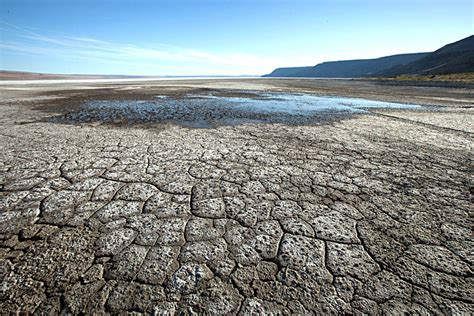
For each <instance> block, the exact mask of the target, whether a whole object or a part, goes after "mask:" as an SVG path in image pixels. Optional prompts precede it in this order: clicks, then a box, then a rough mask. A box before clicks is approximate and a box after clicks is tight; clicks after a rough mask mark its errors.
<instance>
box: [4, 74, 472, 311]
mask: <svg viewBox="0 0 474 316" xmlns="http://www.w3.org/2000/svg"><path fill="white" fill-rule="evenodd" d="M216 82H217V85H221V86H222V85H224V84H225V85H230V84H229V83H228V82H224V83H220V82H219V81H216ZM262 82H263V81H262ZM199 84H200V83H199ZM199 84H196V85H199ZM239 84H240V86H239V87H241V86H242V85H243V84H248V85H252V84H253V81H240V82H239V83H238V84H237V85H239ZM294 84H295V83H294V82H292V83H291V85H294ZM322 84H324V85H330V83H326V82H324V83H322ZM337 84H338V85H341V84H342V83H337ZM347 84H348V85H350V84H352V85H355V88H354V89H358V88H357V83H354V82H352V83H351V82H349V83H347ZM364 84H365V83H364ZM165 85H166V83H160V84H158V86H157V87H154V88H153V89H155V90H153V89H152V88H150V87H141V88H140V89H138V88H137V89H135V90H133V89H131V88H133V86H131V87H128V88H130V91H136V90H140V91H141V90H145V92H140V93H141V95H145V94H146V93H150V94H154V93H156V91H162V90H166V89H165V87H164V86H165ZM175 85H178V84H175ZM183 86H184V84H183ZM275 87H277V88H282V89H283V87H281V86H279V85H278V84H276V83H275ZM361 87H362V88H364V89H365V86H364V85H363V84H361ZM96 88H97V89H98V90H99V92H97V91H96V92H88V91H86V92H84V89H83V88H77V89H71V90H70V91H68V92H58V91H53V90H55V89H56V88H37V89H34V88H32V89H31V90H13V89H7V88H0V89H4V90H3V92H2V94H3V93H4V95H5V100H4V101H2V102H1V104H0V113H1V116H0V120H1V126H0V140H1V142H0V145H1V151H0V156H1V160H0V161H1V163H0V169H1V178H0V180H1V189H2V190H1V201H0V259H1V263H0V280H1V286H0V310H2V311H4V312H7V313H8V312H16V311H23V312H29V313H32V312H35V313H38V314H57V313H60V312H63V313H72V314H79V313H87V314H89V313H119V312H141V313H153V312H155V313H159V314H176V313H179V312H188V313H191V312H196V313H199V314H213V315H214V314H243V315H247V314H261V313H273V314H344V313H356V314H358V313H369V314H377V313H388V314H401V313H404V312H408V313H414V314H472V313H474V279H473V275H472V272H473V262H474V256H473V248H474V238H473V233H472V227H473V226H472V211H473V209H472V200H471V199H472V196H471V193H472V182H471V181H472V179H471V178H470V176H471V175H470V172H471V170H472V164H471V156H472V145H473V142H472V140H473V139H472V123H473V120H472V117H473V116H472V114H473V112H472V108H471V107H470V106H467V105H469V103H467V102H464V103H463V104H462V105H463V107H462V108H458V107H456V104H453V105H452V106H449V107H448V108H446V110H445V112H446V113H445V112H443V110H440V111H439V112H433V113H432V112H428V111H427V112H423V113H419V112H418V113H417V114H416V115H414V116H411V115H410V113H411V112H407V111H399V110H389V111H386V110H384V111H375V112H377V113H378V114H377V113H376V114H374V115H358V116H356V117H354V118H351V119H346V120H340V121H335V122H332V123H331V124H321V125H315V126H287V125H275V124H256V125H241V126H221V127H219V128H215V129H192V128H184V127H180V126H174V125H166V124H165V125H156V126H155V125H149V126H143V127H140V126H138V127H133V128H129V127H127V126H110V125H100V126H97V125H94V124H81V125H71V124H53V123H51V122H48V121H47V118H48V117H51V116H54V115H57V114H58V113H59V112H60V111H58V107H53V108H51V104H52V103H54V102H57V104H59V105H60V107H61V108H64V107H67V106H68V102H71V104H73V101H70V100H73V99H74V98H75V97H76V96H78V95H79V97H81V98H84V95H86V96H87V95H92V93H96V94H97V93H103V94H104V95H105V96H104V98H105V97H108V98H115V97H118V96H120V95H121V94H120V92H119V91H123V90H125V88H127V86H126V85H122V86H119V87H115V86H114V87H112V88H111V87H107V89H104V88H103V87H96ZM214 88H215V87H211V88H210V89H214ZM220 88H222V87H220ZM245 88H248V87H245ZM267 88H268V87H266V89H267ZM290 88H293V87H290ZM362 88H361V89H362ZM373 88H374V89H382V90H377V91H378V92H379V93H380V94H381V93H383V92H384V91H383V89H394V88H382V87H373ZM48 89H49V90H48ZM101 89H102V90H101ZM147 89H148V90H147ZM173 89H175V88H173ZM176 89H177V88H176ZM179 89H185V90H186V89H190V88H189V87H186V88H182V87H180V88H179ZM275 89H276V88H275ZM325 89H327V87H326V88H325ZM362 90H363V89H362ZM435 90H436V89H435ZM435 90H433V91H435ZM71 91H72V92H71ZM147 91H148V92H147ZM173 91H175V90H173ZM344 91H345V93H346V94H354V95H356V94H355V93H354V92H353V91H352V90H351V91H349V90H344ZM423 91H424V92H425V93H426V94H425V95H424V97H426V98H427V100H431V101H432V100H433V99H429V97H430V93H429V92H430V91H432V90H429V89H424V90H423ZM322 92H327V90H324V91H322ZM389 92H391V93H392V94H391V95H390V99H391V100H393V99H397V94H396V93H397V91H394V90H390V91H389ZM133 93H134V94H133V95H135V94H136V93H138V92H133ZM169 93H172V92H169ZM437 93H438V91H435V92H433V95H434V96H435V97H439V95H438V94H437ZM459 93H460V92H459V90H447V91H444V94H445V96H446V97H451V98H459V95H458V94H459ZM462 93H464V94H465V96H464V98H468V99H469V98H472V93H471V92H470V91H467V92H466V91H464V92H462ZM117 95H118V96H117ZM407 95H409V93H407V94H403V95H402V96H399V97H398V98H400V100H405V99H404V98H407ZM53 97H54V98H53ZM61 97H62V98H63V99H60V98H61ZM128 97H129V96H127V98H128ZM56 98H57V99H56ZM421 98H422V96H418V99H417V100H420V99H421ZM68 100H69V101H68ZM471 100H472V99H471ZM471 104H472V102H471ZM45 109H47V110H45ZM55 111H56V112H55ZM52 112H55V113H52ZM444 113H445V114H446V115H444ZM453 117H454V118H455V119H451V118H453Z"/></svg>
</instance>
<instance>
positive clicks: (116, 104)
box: [66, 93, 420, 127]
mask: <svg viewBox="0 0 474 316" xmlns="http://www.w3.org/2000/svg"><path fill="white" fill-rule="evenodd" d="M244 95H245V94H244ZM419 107H420V106H419V105H414V104H402V103H390V102H381V101H371V100H365V99H356V98H340V97H321V96H314V95H309V94H286V93H261V94H257V95H255V94H249V96H248V97H247V96H238V97H235V96H230V97H229V96H216V95H187V96H185V97H184V98H179V99H174V98H170V97H166V96H156V98H155V99H154V100H147V101H139V100H134V101H130V100H118V101H117V100H114V101H88V102H86V103H85V104H84V105H83V106H82V108H81V110H79V111H78V112H72V113H68V114H67V115H66V119H67V120H68V121H70V122H73V123H74V122H92V121H102V122H112V123H116V122H126V123H141V122H175V123H178V124H182V125H186V126H192V127H211V126H218V125H238V124H244V123H284V124H291V125H300V124H314V123H318V122H320V121H327V120H334V119H340V118H343V117H347V116H350V115H351V114H356V113H364V112H367V111H368V110H369V109H373V108H389V109H416V108H419Z"/></svg>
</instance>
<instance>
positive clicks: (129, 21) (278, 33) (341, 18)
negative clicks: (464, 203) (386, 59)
mask: <svg viewBox="0 0 474 316" xmlns="http://www.w3.org/2000/svg"><path fill="white" fill-rule="evenodd" d="M0 3H1V9H2V10H0V11H1V13H0V35H1V36H0V49H1V53H0V69H2V70H11V71H29V72H41V73H64V74H72V73H74V74H104V75H146V76H153V75H155V76H196V75H198V76H211V75H216V76H237V75H262V74H265V73H269V72H271V71H272V70H273V69H275V68H277V67H288V66H310V65H316V64H317V63H320V62H323V61H330V60H343V59H366V58H376V57H382V56H387V55H394V54H402V53H416V52H429V51H433V50H436V49H438V48H440V47H441V46H443V45H446V44H448V43H450V42H454V41H457V40H460V39H462V38H465V37H467V36H469V35H472V33H473V2H472V1H470V0H467V1H466V0H455V1H428V0H415V1H407V0H400V1H384V2H383V3H381V2H380V1H378V2H377V1H374V0H364V1H349V0H346V1H302V0H300V1H298V0H296V1H268V0H257V1H245V0H244V1H191V0H187V1H179V2H178V1H145V0H142V1H128V0H127V1H120V2H113V1H101V2H100V3H97V2H93V1H89V0H87V1H77V2H74V3H73V2H66V1H58V0H43V1H32V0H15V1H11V0H0Z"/></svg>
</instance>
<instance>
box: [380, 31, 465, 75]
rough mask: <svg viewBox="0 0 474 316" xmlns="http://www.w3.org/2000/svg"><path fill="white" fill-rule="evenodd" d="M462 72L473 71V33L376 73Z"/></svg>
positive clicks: (421, 73) (429, 73)
mask: <svg viewBox="0 0 474 316" xmlns="http://www.w3.org/2000/svg"><path fill="white" fill-rule="evenodd" d="M463 72H474V35H471V36H469V37H467V38H465V39H462V40H460V41H457V42H454V43H451V44H448V45H446V46H443V47H441V48H440V49H438V50H436V51H434V52H432V53H430V54H428V55H427V56H424V57H423V58H420V59H418V60H416V61H414V62H411V63H408V64H405V65H396V66H394V67H392V68H390V69H386V70H382V71H380V72H378V73H377V75H380V76H396V75H402V74H411V75H444V74H452V73H463Z"/></svg>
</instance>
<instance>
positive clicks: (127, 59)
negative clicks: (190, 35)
mask: <svg viewBox="0 0 474 316" xmlns="http://www.w3.org/2000/svg"><path fill="white" fill-rule="evenodd" d="M0 22H2V23H3V24H4V25H7V26H8V27H10V28H12V29H14V30H15V31H17V32H18V31H20V33H21V34H20V35H19V36H18V37H20V38H23V39H28V43H27V44H21V43H18V42H15V43H12V42H6V41H4V42H3V43H0V47H1V48H2V50H8V51H13V52H15V51H16V52H22V53H29V54H36V55H37V54H43V55H50V56H59V57H67V58H71V59H84V60H95V61H100V62H102V63H105V64H121V65H122V66H124V65H129V66H130V67H132V68H133V67H135V68H139V69H142V70H140V72H141V73H140V74H145V73H143V69H146V72H147V73H146V74H152V73H151V72H152V71H154V72H155V73H153V74H156V75H201V74H205V75H211V74H215V75H242V74H257V75H258V74H264V73H268V72H270V71H272V70H273V69H274V68H277V67H282V66H285V65H293V66H303V65H304V66H306V65H315V64H316V63H317V61H318V60H317V59H319V58H317V56H316V58H315V57H314V56H287V57H280V56H263V55H255V54H247V53H242V52H229V53H214V52H208V51H202V50H198V49H190V48H182V47H174V46H169V45H160V48H159V49H155V48H146V47H139V46H136V45H132V44H129V43H112V42H108V41H103V40H100V39H95V38H91V37H77V36H62V37H54V38H53V37H51V36H44V35H42V34H39V33H37V32H32V31H29V30H27V29H25V28H23V27H19V26H15V25H12V24H10V23H7V22H4V21H0ZM133 74H138V73H133Z"/></svg>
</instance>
